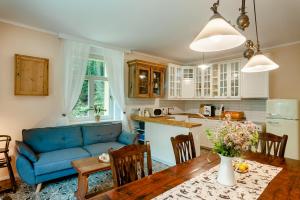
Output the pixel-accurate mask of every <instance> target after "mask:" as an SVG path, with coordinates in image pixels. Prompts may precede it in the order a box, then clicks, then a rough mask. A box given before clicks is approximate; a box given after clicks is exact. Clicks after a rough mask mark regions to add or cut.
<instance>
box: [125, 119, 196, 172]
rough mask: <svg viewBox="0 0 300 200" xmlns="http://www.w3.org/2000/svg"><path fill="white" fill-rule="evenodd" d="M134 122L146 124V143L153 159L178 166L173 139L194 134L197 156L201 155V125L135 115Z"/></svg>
mask: <svg viewBox="0 0 300 200" xmlns="http://www.w3.org/2000/svg"><path fill="white" fill-rule="evenodd" d="M131 119H132V120H134V121H143V122H145V141H149V142H150V147H151V156H152V159H154V160H156V161H159V162H162V163H164V164H167V165H169V166H173V165H175V164H176V162H175V156H174V153H173V147H172V144H171V137H176V136H177V135H180V134H185V135H187V134H188V133H189V132H191V133H192V134H193V138H194V143H195V148H196V155H197V156H199V155H200V130H201V129H200V127H201V124H200V123H194V122H187V121H184V120H178V119H175V118H173V117H170V116H166V117H142V116H137V115H133V116H131Z"/></svg>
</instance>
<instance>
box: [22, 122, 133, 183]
mask: <svg viewBox="0 0 300 200" xmlns="http://www.w3.org/2000/svg"><path fill="white" fill-rule="evenodd" d="M22 136H23V141H22V142H21V141H16V154H17V155H16V168H17V171H18V173H19V176H20V177H21V179H22V180H23V181H24V182H26V183H27V184H29V185H35V184H39V183H42V182H45V181H49V180H53V179H57V178H60V177H64V176H68V175H72V174H76V171H75V170H74V169H73V168H72V166H71V161H73V160H78V159H81V158H86V157H91V156H98V155H100V154H101V153H105V152H107V151H108V149H110V148H114V149H117V148H120V147H122V146H124V145H128V144H131V143H133V142H134V140H135V137H136V136H135V134H132V133H127V132H124V131H122V124H121V123H120V122H106V123H94V124H81V125H71V126H61V127H49V128H35V129H28V130H23V131H22Z"/></svg>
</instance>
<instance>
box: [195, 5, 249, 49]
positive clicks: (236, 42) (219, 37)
mask: <svg viewBox="0 0 300 200" xmlns="http://www.w3.org/2000/svg"><path fill="white" fill-rule="evenodd" d="M218 6H219V0H218V1H217V3H214V4H213V7H211V10H212V11H213V12H214V15H213V16H212V17H211V18H210V20H209V22H208V23H207V24H206V26H205V27H204V28H203V29H202V31H201V32H200V33H199V35H198V36H197V37H196V38H195V39H194V41H193V42H192V43H191V44H190V49H192V50H194V51H199V52H214V51H222V50H226V49H232V48H234V47H237V46H240V45H242V44H243V43H244V42H245V41H246V38H245V37H244V36H243V35H242V34H241V33H240V32H238V31H237V30H236V29H235V28H234V27H233V26H232V25H231V24H229V23H228V22H227V21H226V20H225V19H224V18H223V17H222V16H221V15H220V14H219V13H218V11H217V8H218Z"/></svg>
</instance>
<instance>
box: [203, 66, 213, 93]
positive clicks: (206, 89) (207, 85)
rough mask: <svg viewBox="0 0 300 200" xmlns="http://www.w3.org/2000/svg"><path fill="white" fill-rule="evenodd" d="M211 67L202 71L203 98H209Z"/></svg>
mask: <svg viewBox="0 0 300 200" xmlns="http://www.w3.org/2000/svg"><path fill="white" fill-rule="evenodd" d="M211 72H212V69H211V67H209V68H207V69H205V70H204V71H203V82H202V85H203V95H202V96H203V97H211V85H212V84H211Z"/></svg>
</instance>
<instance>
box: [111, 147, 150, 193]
mask: <svg viewBox="0 0 300 200" xmlns="http://www.w3.org/2000/svg"><path fill="white" fill-rule="evenodd" d="M108 153H109V157H110V164H111V169H112V175H113V181H114V187H119V186H121V185H125V184H127V183H130V182H132V181H135V180H138V179H140V178H143V177H145V175H146V173H145V165H144V162H145V159H144V155H145V153H146V154H147V168H148V175H151V174H152V160H151V151H150V145H149V143H148V142H146V144H132V145H128V146H124V147H122V148H120V149H118V150H109V151H108Z"/></svg>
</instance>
